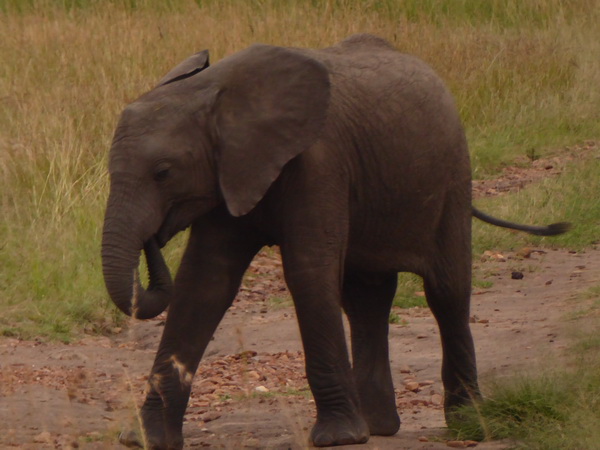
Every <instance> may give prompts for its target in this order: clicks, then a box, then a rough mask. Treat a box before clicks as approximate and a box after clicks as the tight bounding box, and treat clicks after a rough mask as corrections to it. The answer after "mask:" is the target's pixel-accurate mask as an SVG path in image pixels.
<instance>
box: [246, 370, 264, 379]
mask: <svg viewBox="0 0 600 450" xmlns="http://www.w3.org/2000/svg"><path fill="white" fill-rule="evenodd" d="M248 376H249V377H250V378H253V379H255V380H260V378H261V377H260V374H259V373H258V372H257V371H256V370H250V371H249V372H248Z"/></svg>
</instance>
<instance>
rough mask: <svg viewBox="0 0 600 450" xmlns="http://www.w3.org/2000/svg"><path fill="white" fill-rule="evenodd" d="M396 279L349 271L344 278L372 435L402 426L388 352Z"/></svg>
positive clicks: (356, 368)
mask: <svg viewBox="0 0 600 450" xmlns="http://www.w3.org/2000/svg"><path fill="white" fill-rule="evenodd" d="M397 281H398V275H397V274H396V273H392V274H385V275H377V276H376V277H374V276H373V275H372V274H360V273H352V272H350V271H349V272H348V273H347V274H346V277H345V280H344V291H343V305H344V310H345V311H346V314H347V316H348V320H349V321H350V327H351V333H352V360H353V371H354V378H355V381H356V385H357V389H358V394H359V398H360V402H361V410H362V414H363V417H364V418H365V420H366V421H367V424H368V425H369V430H370V432H371V434H373V435H383V436H389V435H392V434H395V433H396V432H397V431H398V429H399V428H400V417H399V416H398V411H397V409H396V398H395V395H394V385H393V382H392V375H391V371H390V362H389V353H388V321H389V315H390V308H391V306H392V301H393V299H394V294H395V292H396V285H397Z"/></svg>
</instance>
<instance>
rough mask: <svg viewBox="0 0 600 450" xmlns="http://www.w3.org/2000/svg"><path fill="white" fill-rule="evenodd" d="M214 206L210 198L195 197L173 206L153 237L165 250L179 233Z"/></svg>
mask: <svg viewBox="0 0 600 450" xmlns="http://www.w3.org/2000/svg"><path fill="white" fill-rule="evenodd" d="M214 206H215V202H214V201H213V200H212V199H211V198H209V197H195V198H191V199H187V200H185V201H182V202H179V203H175V204H174V205H172V206H171V207H170V208H169V211H168V212H167V214H166V216H165V220H164V221H163V223H162V224H161V226H160V227H159V229H158V231H157V232H156V234H155V235H154V236H153V237H154V239H156V242H157V243H158V245H159V247H160V248H163V247H164V246H165V245H167V243H168V242H169V241H170V240H171V239H172V238H173V237H174V236H175V235H176V234H177V233H179V232H180V231H184V230H185V229H187V228H188V227H190V226H191V225H192V223H193V222H194V220H196V219H197V218H198V217H199V216H200V215H202V214H203V213H204V212H206V211H209V210H211V209H212V208H214Z"/></svg>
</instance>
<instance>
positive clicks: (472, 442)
mask: <svg viewBox="0 0 600 450" xmlns="http://www.w3.org/2000/svg"><path fill="white" fill-rule="evenodd" d="M465 445H466V446H467V447H477V446H478V445H479V442H477V441H465Z"/></svg>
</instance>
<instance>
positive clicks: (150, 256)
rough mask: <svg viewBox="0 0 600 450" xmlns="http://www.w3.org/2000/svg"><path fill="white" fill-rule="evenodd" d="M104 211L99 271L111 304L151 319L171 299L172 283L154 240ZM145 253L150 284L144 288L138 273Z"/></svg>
mask: <svg viewBox="0 0 600 450" xmlns="http://www.w3.org/2000/svg"><path fill="white" fill-rule="evenodd" d="M112 211H114V210H113V209H111V201H110V199H109V206H108V208H107V215H106V218H105V221H104V230H103V233H102V271H103V275H104V283H105V284H106V289H107V291H108V294H109V296H110V298H111V299H112V301H113V302H114V303H115V305H116V306H117V307H118V308H119V309H120V310H121V311H123V312H124V313H125V314H127V315H128V316H133V317H135V318H137V319H150V318H152V317H156V316H157V315H159V314H160V313H162V312H163V311H164V310H165V309H166V308H167V306H168V305H169V302H170V300H171V297H172V292H173V281H172V279H171V274H170V273H169V268H168V267H167V265H166V263H165V260H164V258H163V256H162V254H161V251H160V248H159V246H158V243H157V242H156V238H155V237H154V236H151V237H150V238H148V239H146V240H145V241H144V240H143V239H140V238H138V237H136V236H143V235H142V234H140V233H136V232H135V229H134V228H132V225H131V222H130V221H127V220H124V219H123V218H117V217H115V215H113V214H112ZM142 249H143V250H144V254H145V256H146V262H147V266H148V273H149V277H150V281H149V284H148V289H144V287H143V286H142V284H141V282H140V280H139V274H138V265H139V259H140V252H141V251H142Z"/></svg>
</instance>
